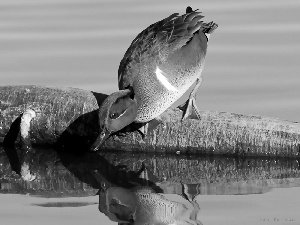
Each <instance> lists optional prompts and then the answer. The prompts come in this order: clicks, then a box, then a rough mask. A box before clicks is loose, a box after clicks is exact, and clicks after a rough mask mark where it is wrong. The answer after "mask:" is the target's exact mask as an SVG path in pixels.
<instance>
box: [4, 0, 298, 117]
mask: <svg viewBox="0 0 300 225" xmlns="http://www.w3.org/2000/svg"><path fill="white" fill-rule="evenodd" d="M188 4H189V5H191V6H192V7H194V8H199V9H200V11H202V12H203V14H204V15H205V18H204V19H205V20H206V21H211V20H213V21H215V22H217V23H218V24H219V28H218V29H217V30H216V32H215V33H214V34H213V35H212V36H211V40H210V43H209V48H208V55H207V59H206V65H205V69H204V71H203V84H202V87H201V88H200V90H199V92H198V95H197V101H198V102H197V103H198V106H199V109H205V110H216V111H228V112H235V113H242V114H255V115H264V116H272V117H278V118H281V119H287V120H292V121H299V113H300V104H298V102H299V101H298V99H299V96H300V92H299V88H298V87H299V76H298V74H299V69H300V68H299V58H300V44H299V39H300V25H299V22H298V21H299V10H300V2H299V1H298V0H289V1H285V0H274V1H268V0H262V1H257V0H255V1H247V0H230V1H226V2H225V1H222V0H216V1H213V2H212V1H208V0H203V1H201V2H199V1H198V0H193V1H189V2H188ZM186 6H187V3H186V2H183V1H179V0H174V1H172V4H170V3H169V2H168V1H166V2H161V1H158V0H155V1H152V0H151V1H129V2H128V1H126V2H123V1H120V0H114V1H104V0H89V1H82V0H75V1H69V0H61V1H53V0H40V1H37V0H27V1H26V3H25V2H23V1H20V0H0V9H1V15H0V28H1V29H0V49H1V51H0V83H1V85H8V84H38V85H50V86H57V87H62V86H69V87H78V88H82V89H87V90H92V91H96V92H100V93H106V94H109V93H112V92H114V91H116V90H117V70H118V66H119V63H120V61H121V59H122V57H123V55H124V53H125V51H126V49H127V48H128V47H129V45H130V43H131V41H132V40H133V39H134V38H135V36H136V35H137V34H138V33H139V32H140V31H142V30H143V29H145V28H146V27H147V26H149V25H150V24H152V23H154V22H156V21H158V20H160V19H163V18H165V17H167V16H169V15H171V14H172V13H174V12H179V13H183V12H184V10H185V7H186ZM186 97H187V96H185V98H186ZM250 103H251V104H250Z"/></svg>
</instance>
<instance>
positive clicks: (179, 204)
mask: <svg viewBox="0 0 300 225" xmlns="http://www.w3.org/2000/svg"><path fill="white" fill-rule="evenodd" d="M99 210H100V212H102V213H104V214H105V215H106V216H108V217H109V219H110V220H112V221H115V222H118V223H129V224H134V225H139V224H141V225H142V224H202V223H201V222H200V221H198V220H197V213H198V211H199V210H200V208H199V205H198V203H197V202H196V201H190V200H189V199H185V198H184V195H182V196H179V195H176V196H175V195H170V194H160V193H155V191H154V190H153V189H151V188H150V187H135V188H132V189H125V188H121V187H110V188H108V189H106V190H104V189H102V190H100V191H99Z"/></svg>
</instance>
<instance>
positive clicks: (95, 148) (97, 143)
mask: <svg viewBox="0 0 300 225" xmlns="http://www.w3.org/2000/svg"><path fill="white" fill-rule="evenodd" d="M109 135H110V133H109V132H108V131H107V130H103V131H102V132H101V133H100V135H99V136H98V137H97V140H96V141H95V142H94V144H93V145H92V147H91V151H98V150H99V148H100V146H101V145H102V144H103V143H104V141H105V140H106V139H107V138H108V137H109Z"/></svg>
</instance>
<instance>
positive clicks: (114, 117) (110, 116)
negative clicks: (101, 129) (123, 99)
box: [109, 112, 120, 119]
mask: <svg viewBox="0 0 300 225" xmlns="http://www.w3.org/2000/svg"><path fill="white" fill-rule="evenodd" d="M119 116H120V115H119V113H116V112H114V113H112V114H110V115H109V118H111V119H116V118H118V117H119Z"/></svg>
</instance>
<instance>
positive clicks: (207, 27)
mask: <svg viewBox="0 0 300 225" xmlns="http://www.w3.org/2000/svg"><path fill="white" fill-rule="evenodd" d="M198 10H199V9H195V10H193V9H192V7H190V6H188V7H187V8H186V18H191V19H194V17H196V18H203V16H201V15H200V13H201V12H197V11H198ZM195 25H198V26H199V25H201V27H200V29H199V30H200V31H202V32H203V33H205V34H211V33H213V32H214V31H215V30H216V29H217V28H218V24H216V23H214V22H213V21H211V22H209V23H203V22H202V21H199V22H197V24H195ZM195 27H196V26H195Z"/></svg>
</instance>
